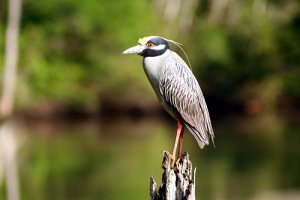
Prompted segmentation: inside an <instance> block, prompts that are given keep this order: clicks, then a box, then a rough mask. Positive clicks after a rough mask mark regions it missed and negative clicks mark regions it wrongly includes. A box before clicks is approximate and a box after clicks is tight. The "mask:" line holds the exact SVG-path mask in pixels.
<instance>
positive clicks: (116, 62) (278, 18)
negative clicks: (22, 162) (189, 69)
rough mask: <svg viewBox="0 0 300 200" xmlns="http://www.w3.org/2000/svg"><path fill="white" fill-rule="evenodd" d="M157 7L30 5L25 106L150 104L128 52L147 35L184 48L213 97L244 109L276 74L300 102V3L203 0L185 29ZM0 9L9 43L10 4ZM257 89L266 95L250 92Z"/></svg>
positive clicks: (21, 87) (26, 8)
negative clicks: (106, 99)
mask: <svg viewBox="0 0 300 200" xmlns="http://www.w3.org/2000/svg"><path fill="white" fill-rule="evenodd" d="M155 2H156V1H139V0H132V1H104V0H101V1H98V0H88V1H80V0H72V1H71V0H51V1H50V0H46V1H33V0H24V1H23V12H22V27H21V33H20V44H21V49H20V61H19V73H18V75H19V84H18V93H17V99H18V101H17V102H18V106H19V107H26V106H27V107H28V106H29V107H32V106H34V105H40V104H43V103H47V102H48V103H49V102H58V103H60V104H63V105H81V106H83V107H84V106H87V107H89V106H91V107H94V106H97V105H98V104H99V102H101V99H102V97H106V96H111V97H112V98H116V99H119V100H120V101H121V100H124V99H125V100H127V101H138V99H139V98H142V97H145V96H147V97H149V98H152V97H153V96H154V95H153V92H151V89H150V87H149V84H148V83H147V81H146V79H145V76H144V74H143V72H142V67H141V58H137V57H134V56H122V55H121V52H122V50H124V49H125V48H127V47H130V46H132V45H134V44H135V43H136V41H137V39H138V38H139V37H142V36H146V35H163V36H165V37H168V38H172V39H175V40H178V41H179V42H181V43H183V44H184V48H185V49H186V51H187V52H188V55H189V56H190V57H191V60H192V65H193V70H194V72H195V74H196V75H197V76H198V78H199V81H200V84H201V85H202V88H203V89H204V91H205V93H206V96H208V97H209V98H210V97H211V99H215V100H217V101H220V102H223V103H226V102H227V103H228V102H229V103H230V102H234V103H237V104H239V103H241V104H244V103H245V101H246V100H247V99H249V98H250V99H251V98H252V97H253V98H254V97H255V96H256V97H257V96H259V94H260V93H261V92H263V90H265V88H264V87H260V86H261V84H262V83H264V81H265V80H271V79H273V78H274V77H275V79H276V80H277V81H278V85H279V86H278V89H277V93H276V95H284V96H288V97H289V98H294V99H295V98H296V99H299V98H300V79H299V75H300V67H299V65H300V56H299V55H300V37H299V31H300V30H299V27H300V9H299V3H298V1H296V0H289V1H283V0H282V1H280V0H276V1H264V0H253V1H242V2H241V1H231V2H230V3H227V5H225V6H223V7H221V8H222V9H219V10H215V7H216V6H214V5H215V4H216V3H217V2H218V1H199V2H198V3H197V4H196V6H195V8H194V10H193V12H192V14H190V15H191V17H190V18H191V19H193V23H192V25H191V26H190V27H188V28H186V29H185V30H180V17H181V16H180V14H179V15H178V16H177V18H175V19H174V20H173V21H171V22H170V20H169V21H168V20H167V19H166V17H165V11H166V10H167V9H166V8H165V7H164V3H160V4H158V3H157V2H156V4H155ZM162 2H165V3H166V1H162ZM188 2H189V1H187V3H188ZM183 4H184V3H183ZM0 5H1V10H3V11H4V12H1V13H0V19H1V23H0V46H2V47H3V45H4V33H5V31H4V29H5V24H6V12H5V11H6V10H5V9H3V8H5V6H6V2H5V1H3V0H2V1H0ZM155 5H156V6H155ZM182 7H184V5H182ZM216 8H217V7H216ZM175 50H176V49H175ZM0 58H1V61H2V60H3V59H2V58H3V49H1V55H0ZM250 86H251V87H253V88H259V89H257V90H256V91H254V92H253V91H250V90H248V92H245V90H247V88H249V87H250ZM251 87H250V88H251ZM245 96H247V98H245ZM274 98H275V97H274Z"/></svg>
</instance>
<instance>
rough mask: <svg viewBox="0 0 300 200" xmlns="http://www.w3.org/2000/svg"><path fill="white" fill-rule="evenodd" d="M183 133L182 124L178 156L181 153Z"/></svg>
mask: <svg viewBox="0 0 300 200" xmlns="http://www.w3.org/2000/svg"><path fill="white" fill-rule="evenodd" d="M183 134H184V126H182V129H181V132H180V137H179V152H178V158H180V157H181V155H182V142H183Z"/></svg>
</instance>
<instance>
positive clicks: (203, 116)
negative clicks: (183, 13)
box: [123, 36, 215, 163]
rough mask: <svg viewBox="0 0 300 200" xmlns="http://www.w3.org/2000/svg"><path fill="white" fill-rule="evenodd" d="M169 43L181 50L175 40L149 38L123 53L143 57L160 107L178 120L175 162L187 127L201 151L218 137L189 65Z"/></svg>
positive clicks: (173, 155)
mask: <svg viewBox="0 0 300 200" xmlns="http://www.w3.org/2000/svg"><path fill="white" fill-rule="evenodd" d="M170 43H173V44H175V45H177V46H179V47H180V44H179V43H177V42H175V41H173V40H169V39H166V38H164V37H160V36H147V37H143V38H140V39H139V40H138V45H136V46H133V47H131V48H129V49H127V50H125V51H123V54H137V55H140V56H142V57H143V67H144V71H145V74H146V76H147V78H148V80H149V82H150V84H151V86H152V88H153V89H154V91H155V93H156V96H157V97H158V100H159V102H160V104H161V106H162V107H163V108H164V110H165V111H167V113H169V114H170V115H171V116H172V117H173V118H174V119H176V120H177V133H176V138H175V143H174V147H173V152H172V155H170V160H172V162H173V163H174V161H175V158H176V152H177V146H178V142H179V150H178V157H180V156H181V154H182V143H183V135H184V128H185V127H186V128H187V129H188V130H189V132H190V133H191V134H192V135H193V137H194V138H195V139H196V141H197V143H198V145H199V147H200V148H201V149H203V148H204V146H205V145H209V142H210V141H212V143H214V137H215V136H214V131H213V128H212V124H211V120H210V116H209V112H208V108H207V105H206V102H205V99H204V96H203V93H202V91H201V88H200V86H199V83H198V81H197V79H196V78H195V76H194V74H193V73H192V70H191V68H190V67H189V66H188V65H187V64H186V62H185V61H184V60H183V59H182V58H181V57H180V56H179V55H178V54H177V53H176V52H174V51H172V50H171V49H170ZM180 48H181V47H180ZM181 49H182V48H181ZM182 50H183V49H182ZM183 52H184V51H183ZM184 54H185V52H184ZM185 55H186V54H185ZM186 56H187V55H186Z"/></svg>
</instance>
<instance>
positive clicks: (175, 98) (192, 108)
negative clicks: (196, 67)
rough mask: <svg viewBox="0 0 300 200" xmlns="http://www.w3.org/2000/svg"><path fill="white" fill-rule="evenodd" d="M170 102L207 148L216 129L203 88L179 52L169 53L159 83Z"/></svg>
mask: <svg viewBox="0 0 300 200" xmlns="http://www.w3.org/2000/svg"><path fill="white" fill-rule="evenodd" d="M159 87H160V92H161V94H162V95H163V96H164V97H165V100H166V102H167V103H168V104H169V105H170V106H171V107H172V108H175V110H176V111H177V112H178V113H179V114H180V116H181V118H182V119H183V121H184V124H185V125H186V126H187V128H188V129H189V131H190V132H191V133H192V135H193V136H194V137H195V139H196V140H197V143H198V145H199V146H200V147H201V148H203V147H204V146H205V145H208V144H209V138H211V140H212V142H213V139H214V132H213V129H212V126H211V121H210V117H209V113H208V109H207V105H206V103H205V99H204V97H203V94H202V91H201V88H200V86H199V84H198V82H197V80H196V78H195V76H194V75H193V73H192V71H191V70H190V68H189V67H188V66H187V64H186V63H185V62H184V61H183V60H182V59H181V58H180V57H179V56H178V55H177V54H176V53H175V52H172V54H171V55H170V56H169V58H168V60H167V61H166V63H165V66H164V69H163V75H162V76H161V80H160V83H159Z"/></svg>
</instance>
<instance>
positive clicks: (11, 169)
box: [0, 0, 21, 200]
mask: <svg viewBox="0 0 300 200" xmlns="http://www.w3.org/2000/svg"><path fill="white" fill-rule="evenodd" d="M20 16H21V0H9V1H8V22H7V29H6V41H5V51H4V68H3V69H4V72H3V85H2V97H1V101H0V164H1V165H3V169H4V170H5V180H6V188H7V193H6V195H7V199H8V200H19V199H20V193H19V182H18V165H17V152H18V150H19V147H20V144H21V140H20V138H19V137H17V133H16V131H15V130H14V127H15V126H14V125H13V124H12V123H11V122H10V121H9V116H11V115H12V112H13V108H14V94H15V86H16V74H17V70H16V69H17V63H18V35H19V25H20ZM0 168H1V167H0ZM0 174H1V173H0Z"/></svg>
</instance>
